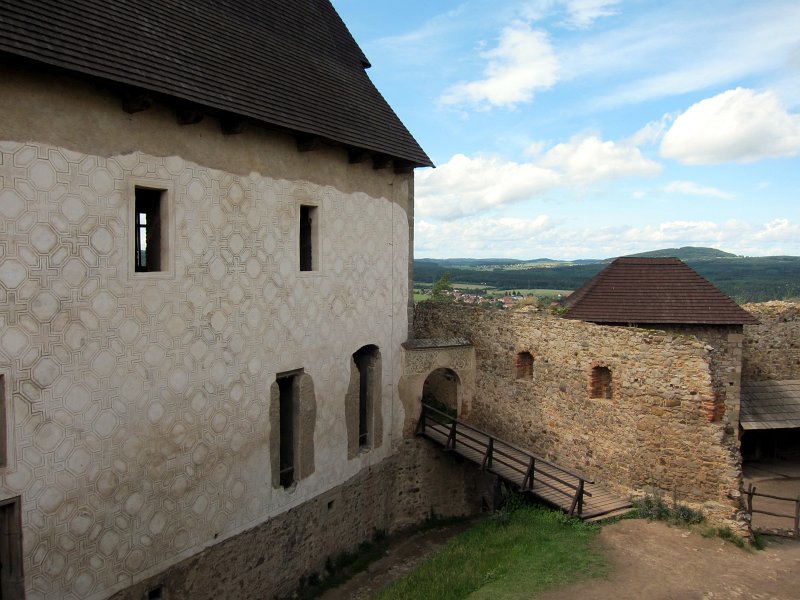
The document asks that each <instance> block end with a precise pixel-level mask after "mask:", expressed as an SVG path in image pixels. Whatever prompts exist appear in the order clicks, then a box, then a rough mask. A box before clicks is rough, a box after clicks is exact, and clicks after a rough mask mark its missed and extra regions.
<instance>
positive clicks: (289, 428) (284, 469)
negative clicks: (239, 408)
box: [278, 375, 299, 487]
mask: <svg viewBox="0 0 800 600" xmlns="http://www.w3.org/2000/svg"><path fill="white" fill-rule="evenodd" d="M296 379H297V377H296V375H289V376H286V377H279V378H278V390H279V394H280V396H279V400H278V404H279V406H280V409H279V410H280V433H279V436H280V460H279V468H280V485H281V487H289V486H290V485H292V484H293V483H294V482H295V476H294V454H295V452H294V449H295V448H294V446H295V431H296V429H297V428H296V420H297V419H298V417H299V415H298V412H299V411H298V403H297V386H296V385H295V384H296Z"/></svg>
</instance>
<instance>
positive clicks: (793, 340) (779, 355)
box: [742, 301, 800, 381]
mask: <svg viewBox="0 0 800 600" xmlns="http://www.w3.org/2000/svg"><path fill="white" fill-rule="evenodd" d="M744 309H745V310H747V311H748V312H749V313H750V314H752V315H753V316H754V317H756V318H757V319H758V320H759V321H761V323H760V324H758V325H746V326H745V328H744V335H745V343H744V356H743V359H742V377H743V378H744V379H746V380H747V379H749V380H752V381H764V380H768V379H777V380H781V379H800V303H793V302H780V301H775V302H764V303H760V304H747V305H745V306H744Z"/></svg>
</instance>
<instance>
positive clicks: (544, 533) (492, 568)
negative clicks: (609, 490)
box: [376, 506, 609, 600]
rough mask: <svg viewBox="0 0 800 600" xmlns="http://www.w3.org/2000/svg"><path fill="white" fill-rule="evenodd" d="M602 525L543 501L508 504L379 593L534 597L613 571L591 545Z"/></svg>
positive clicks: (389, 598) (417, 597)
mask: <svg viewBox="0 0 800 600" xmlns="http://www.w3.org/2000/svg"><path fill="white" fill-rule="evenodd" d="M598 531H599V527H597V526H594V525H587V524H584V523H581V522H580V521H578V520H575V519H570V518H568V517H566V516H564V515H563V514H562V513H560V512H556V511H551V510H546V509H542V508H538V507H530V506H525V507H520V508H516V507H509V508H506V509H503V510H501V511H499V512H498V513H496V516H493V517H491V518H489V519H486V520H484V521H482V522H480V523H479V524H478V525H476V526H475V527H473V528H472V529H470V530H468V531H465V532H463V533H461V534H460V535H458V536H456V537H455V538H453V539H452V540H450V542H449V543H448V544H447V545H445V546H444V548H443V549H442V550H441V551H440V552H438V553H437V554H436V555H434V556H432V557H430V558H429V559H427V560H426V561H425V562H423V563H422V564H421V565H420V566H419V567H418V568H417V569H415V570H414V571H413V572H412V573H410V574H409V575H407V576H406V577H405V578H403V579H400V580H398V581H396V582H395V583H394V584H392V585H391V586H390V587H388V588H387V589H386V590H384V591H383V592H382V593H381V594H379V595H378V596H377V597H376V598H379V599H381V600H401V599H414V600H426V599H431V600H460V599H464V598H469V599H471V600H488V599H489V598H503V599H504V600H505V599H509V600H513V599H515V598H520V599H522V598H525V599H527V598H531V597H533V596H535V595H536V594H538V593H540V592H543V591H545V590H547V589H550V588H553V587H556V586H559V585H564V584H567V583H571V582H574V581H577V580H580V579H584V578H588V577H600V576H604V575H606V574H607V573H608V568H609V567H608V565H607V563H606V561H605V559H604V558H603V556H602V555H601V554H600V553H599V552H598V551H596V550H594V549H593V548H591V547H590V546H589V542H590V541H591V540H592V539H593V538H594V537H595V535H597V533H598Z"/></svg>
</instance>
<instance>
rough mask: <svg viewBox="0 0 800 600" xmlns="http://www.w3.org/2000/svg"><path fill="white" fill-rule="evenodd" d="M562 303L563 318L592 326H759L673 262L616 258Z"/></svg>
mask: <svg viewBox="0 0 800 600" xmlns="http://www.w3.org/2000/svg"><path fill="white" fill-rule="evenodd" d="M564 304H565V306H566V307H567V309H568V310H567V312H566V313H565V315H564V316H565V317H566V318H568V319H578V320H581V321H591V322H594V323H624V324H627V323H630V324H659V323H661V324H666V323H669V324H673V325H677V324H706V325H743V324H751V323H758V320H757V319H756V318H755V317H753V316H752V315H751V314H750V313H748V312H747V311H746V310H744V309H743V308H741V307H740V306H739V305H738V304H736V303H735V302H734V301H733V300H731V299H730V298H728V296H726V295H725V294H723V293H722V292H721V291H719V290H718V289H717V288H716V287H714V285H713V284H712V283H710V282H709V281H708V280H706V279H704V278H703V277H701V276H700V275H699V274H698V273H697V272H696V271H694V270H693V269H692V268H691V267H689V266H687V265H686V264H684V263H683V262H681V261H680V260H678V259H677V258H618V259H616V260H614V261H613V262H612V263H611V264H610V265H608V266H607V267H606V268H605V269H603V270H602V271H600V273H598V274H597V275H595V276H594V277H593V278H592V279H590V280H589V281H587V282H586V283H585V284H584V285H583V286H581V287H580V288H579V289H578V290H576V291H575V292H573V293H572V294H570V296H569V297H567V299H566V301H565V303H564Z"/></svg>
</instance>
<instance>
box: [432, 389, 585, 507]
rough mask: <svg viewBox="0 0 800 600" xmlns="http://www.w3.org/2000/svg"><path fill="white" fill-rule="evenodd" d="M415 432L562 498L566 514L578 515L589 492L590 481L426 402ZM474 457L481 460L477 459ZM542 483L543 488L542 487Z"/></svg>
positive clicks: (530, 487)
mask: <svg viewBox="0 0 800 600" xmlns="http://www.w3.org/2000/svg"><path fill="white" fill-rule="evenodd" d="M417 434H418V435H426V436H427V437H430V438H433V439H438V441H440V442H442V443H444V447H445V450H455V451H459V453H460V454H463V455H468V454H469V455H471V458H472V459H473V460H476V462H479V464H480V465H481V468H483V469H486V470H489V471H491V472H493V473H495V474H497V475H498V476H500V477H502V478H503V479H505V480H507V481H510V482H512V483H514V484H515V485H518V486H519V487H520V489H521V490H522V491H524V492H532V493H534V494H537V495H541V496H550V497H553V496H554V495H555V496H561V497H563V498H564V502H558V504H559V505H562V506H563V507H564V508H565V510H567V512H568V514H570V515H577V516H581V514H582V512H583V501H584V497H585V496H586V497H591V495H592V494H591V493H590V492H588V491H586V489H585V486H586V484H587V483H589V484H592V483H594V481H592V480H590V479H587V478H586V477H584V476H583V475H580V474H579V473H575V472H573V471H570V470H569V469H565V468H564V467H562V466H560V465H557V464H555V463H553V462H551V461H548V460H546V459H544V458H542V457H540V456H537V455H535V454H533V453H531V452H528V451H527V450H523V449H522V448H518V447H517V446H515V445H513V444H510V443H508V442H506V441H503V440H501V439H499V438H497V437H496V436H494V435H492V434H490V433H487V432H485V431H483V430H481V429H478V428H477V427H474V426H472V425H468V424H467V423H464V422H463V421H459V420H458V419H456V418H454V417H452V416H450V415H448V414H446V413H444V412H442V411H440V410H437V409H435V408H433V407H432V406H428V405H427V404H423V405H422V412H421V413H420V417H419V421H418V423H417ZM432 434H433V435H432ZM465 450H466V451H465ZM481 457H482V458H481ZM478 458H481V460H480V461H478V460H477V459H478ZM534 484H536V485H537V486H538V487H537V489H534ZM542 486H544V487H545V488H547V490H542ZM542 492H545V493H542Z"/></svg>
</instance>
